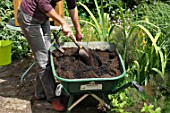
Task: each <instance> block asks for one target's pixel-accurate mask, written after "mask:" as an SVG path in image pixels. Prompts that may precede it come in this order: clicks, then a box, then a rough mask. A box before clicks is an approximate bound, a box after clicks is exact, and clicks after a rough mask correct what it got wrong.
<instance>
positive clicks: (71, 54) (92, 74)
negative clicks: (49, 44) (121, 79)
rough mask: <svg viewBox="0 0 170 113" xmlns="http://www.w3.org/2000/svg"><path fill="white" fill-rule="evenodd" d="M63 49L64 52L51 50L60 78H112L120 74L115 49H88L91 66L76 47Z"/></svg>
mask: <svg viewBox="0 0 170 113" xmlns="http://www.w3.org/2000/svg"><path fill="white" fill-rule="evenodd" d="M64 49H65V52H64V54H62V53H61V52H59V51H58V50H54V51H53V61H54V67H55V71H56V74H57V75H58V76H60V77H61V78H66V79H75V78H76V79H79V78H81V79H82V78H112V77H116V76H119V75H121V74H122V73H121V71H120V69H119V68H120V63H119V62H120V61H119V57H118V54H117V53H116V51H109V50H92V49H89V53H90V54H91V57H92V61H93V65H92V66H91V65H88V64H86V61H84V59H83V58H81V57H80V55H79V54H78V52H77V48H74V47H72V48H64Z"/></svg>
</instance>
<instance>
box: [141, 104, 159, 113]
mask: <svg viewBox="0 0 170 113" xmlns="http://www.w3.org/2000/svg"><path fill="white" fill-rule="evenodd" d="M141 112H145V113H161V108H160V107H158V108H156V109H155V110H154V105H147V104H146V103H144V107H143V108H142V109H141Z"/></svg>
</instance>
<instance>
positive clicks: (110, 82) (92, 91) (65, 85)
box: [50, 42, 143, 113]
mask: <svg viewBox="0 0 170 113" xmlns="http://www.w3.org/2000/svg"><path fill="white" fill-rule="evenodd" d="M81 44H82V45H83V46H86V47H88V48H89V49H93V50H95V49H98V50H110V51H116V53H117V55H118V57H119V61H120V62H119V63H120V70H121V75H119V76H117V77H113V78H81V79H66V78H61V77H60V76H58V75H57V74H56V70H55V67H54V61H53V54H52V52H53V51H54V50H55V49H56V48H57V47H58V46H52V47H51V48H50V62H51V67H52V73H53V75H54V77H55V78H56V79H57V80H58V81H59V82H60V84H59V86H60V87H59V89H62V91H63V92H64V93H66V94H67V95H68V96H69V102H68V105H67V113H69V112H70V111H71V110H72V109H73V108H74V107H75V106H76V105H77V104H78V103H80V102H81V101H82V100H83V99H85V98H86V97H88V96H89V95H90V96H92V97H94V98H95V99H96V100H98V101H99V102H101V103H102V104H103V105H105V107H106V108H108V109H110V106H109V104H108V103H109V100H108V98H107V97H108V95H109V94H114V93H117V92H119V91H120V90H123V89H125V88H127V87H129V86H134V87H135V88H137V89H138V90H139V91H141V92H142V91H143V88H142V87H141V86H139V85H138V84H137V83H136V82H135V81H132V82H129V83H127V84H124V85H123V86H120V87H118V86H119V85H120V80H121V79H122V78H123V77H124V76H125V75H126V70H125V66H124V62H123V60H122V57H121V55H120V54H119V53H118V51H117V49H116V47H115V46H114V45H113V44H110V43H108V42H82V43H81ZM62 47H63V48H70V47H76V45H75V44H74V43H73V42H65V43H64V44H63V45H62ZM80 94H81V95H83V96H81V97H80V98H79V99H77V100H76V101H74V102H73V100H74V98H75V96H76V95H80ZM98 95H102V98H101V97H100V96H98Z"/></svg>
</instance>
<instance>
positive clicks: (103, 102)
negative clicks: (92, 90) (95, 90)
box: [90, 94, 110, 109]
mask: <svg viewBox="0 0 170 113" xmlns="http://www.w3.org/2000/svg"><path fill="white" fill-rule="evenodd" d="M90 95H91V96H92V97H93V98H95V99H96V100H98V101H99V102H100V103H102V104H103V105H104V106H105V107H106V108H107V109H110V106H109V105H108V104H107V103H106V102H105V101H104V100H102V99H101V98H99V97H98V96H97V95H95V94H90Z"/></svg>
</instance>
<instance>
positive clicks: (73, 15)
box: [69, 7, 83, 41]
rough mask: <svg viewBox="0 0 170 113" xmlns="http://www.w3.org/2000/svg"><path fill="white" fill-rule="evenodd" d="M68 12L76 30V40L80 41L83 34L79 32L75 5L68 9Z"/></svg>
mask: <svg viewBox="0 0 170 113" xmlns="http://www.w3.org/2000/svg"><path fill="white" fill-rule="evenodd" d="M69 14H70V17H71V20H72V22H73V25H74V28H75V30H76V39H77V41H81V40H82V37H83V36H82V33H81V29H80V23H79V17H78V9H77V7H75V8H74V9H69Z"/></svg>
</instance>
